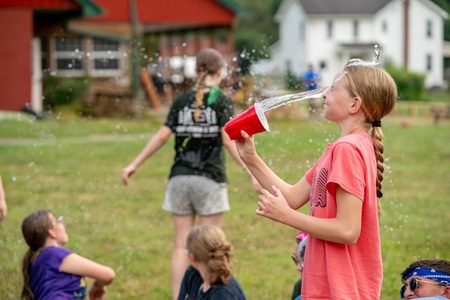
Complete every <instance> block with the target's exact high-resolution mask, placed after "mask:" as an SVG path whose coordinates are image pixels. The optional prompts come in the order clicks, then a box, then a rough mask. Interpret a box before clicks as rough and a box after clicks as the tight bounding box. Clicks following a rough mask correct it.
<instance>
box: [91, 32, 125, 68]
mask: <svg viewBox="0 0 450 300" xmlns="http://www.w3.org/2000/svg"><path fill="white" fill-rule="evenodd" d="M92 50H93V51H92V54H91V59H92V61H93V65H92V68H93V71H95V72H100V73H101V72H102V71H117V70H120V59H119V58H120V53H119V51H120V45H119V42H116V41H108V40H104V39H98V38H94V40H93V49H92Z"/></svg>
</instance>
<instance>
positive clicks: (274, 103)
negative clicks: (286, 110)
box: [258, 87, 328, 112]
mask: <svg viewBox="0 0 450 300" xmlns="http://www.w3.org/2000/svg"><path fill="white" fill-rule="evenodd" d="M327 90H328V87H325V88H319V89H315V90H311V91H304V92H301V93H296V94H289V95H282V96H275V97H271V98H268V99H265V100H263V101H260V102H258V105H259V106H260V107H261V109H262V111H264V112H266V111H269V110H272V109H275V108H277V107H280V106H282V105H286V104H289V103H292V102H297V101H301V100H304V99H312V98H322V96H323V94H324V93H325V92H326V91H327Z"/></svg>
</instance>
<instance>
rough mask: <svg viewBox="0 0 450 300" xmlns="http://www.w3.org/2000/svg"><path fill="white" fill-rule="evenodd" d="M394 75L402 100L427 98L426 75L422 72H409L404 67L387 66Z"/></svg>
mask: <svg viewBox="0 0 450 300" xmlns="http://www.w3.org/2000/svg"><path fill="white" fill-rule="evenodd" d="M386 70H387V71H388V72H389V73H390V74H391V75H392V78H394V80H395V83H396V84H397V90H398V95H399V99H401V100H407V101H408V100H426V98H425V75H424V74H422V73H414V72H408V71H406V70H405V69H403V68H398V67H394V66H388V67H386Z"/></svg>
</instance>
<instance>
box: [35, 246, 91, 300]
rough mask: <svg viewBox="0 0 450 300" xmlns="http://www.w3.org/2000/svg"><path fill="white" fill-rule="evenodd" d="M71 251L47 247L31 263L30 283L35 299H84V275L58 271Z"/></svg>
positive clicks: (85, 286) (85, 288) (85, 283)
mask: <svg viewBox="0 0 450 300" xmlns="http://www.w3.org/2000/svg"><path fill="white" fill-rule="evenodd" d="M71 253H72V251H70V250H68V249H66V248H62V247H47V248H45V249H43V250H42V251H41V253H40V254H39V255H38V257H37V258H36V260H35V261H34V262H33V263H32V265H31V272H30V285H31V290H32V291H33V294H34V297H35V299H36V300H49V299H52V300H63V299H84V298H85V297H86V290H87V282H86V280H85V278H84V277H81V276H78V275H73V274H69V273H65V272H61V271H59V267H60V266H61V263H62V261H63V259H64V258H65V257H66V256H67V255H69V254H71Z"/></svg>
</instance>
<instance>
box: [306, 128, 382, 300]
mask: <svg viewBox="0 0 450 300" xmlns="http://www.w3.org/2000/svg"><path fill="white" fill-rule="evenodd" d="M376 173H377V168H376V160H375V153H374V149H373V142H372V138H371V136H369V134H368V133H366V132H362V131H361V132H355V133H352V134H350V135H347V136H344V137H341V138H339V139H338V140H337V141H335V142H334V143H333V144H329V145H328V146H327V150H326V151H325V153H324V154H323V155H322V156H321V157H320V158H319V160H318V161H317V162H316V164H315V165H314V166H313V167H312V169H311V170H309V171H308V172H307V173H306V175H305V177H306V179H307V180H308V182H309V183H310V184H311V194H310V214H311V215H312V216H314V217H316V218H335V217H336V187H337V186H340V187H341V188H343V189H344V190H346V191H347V192H349V193H350V194H352V195H355V196H356V197H358V198H359V199H361V201H363V205H362V220H361V234H360V236H359V238H358V240H357V242H356V243H355V244H354V245H344V244H338V243H333V242H327V241H324V240H321V239H318V238H315V237H313V236H310V237H309V238H308V242H307V247H306V254H305V265H304V270H303V282H302V300H312V299H314V300H319V299H349V300H362V299H374V300H375V299H376V300H378V299H380V292H381V283H382V281H383V265H382V259H381V246H380V233H379V227H378V213H377V197H376Z"/></svg>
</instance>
